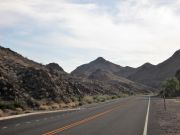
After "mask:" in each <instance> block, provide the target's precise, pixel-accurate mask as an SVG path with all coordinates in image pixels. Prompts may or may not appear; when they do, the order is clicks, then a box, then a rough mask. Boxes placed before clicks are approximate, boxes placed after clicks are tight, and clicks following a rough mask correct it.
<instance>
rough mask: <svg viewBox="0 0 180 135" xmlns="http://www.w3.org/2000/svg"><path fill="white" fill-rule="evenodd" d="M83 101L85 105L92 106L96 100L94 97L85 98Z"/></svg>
mask: <svg viewBox="0 0 180 135" xmlns="http://www.w3.org/2000/svg"><path fill="white" fill-rule="evenodd" d="M82 101H84V102H85V103H88V104H91V103H93V101H94V99H93V97H92V96H84V97H83V99H82Z"/></svg>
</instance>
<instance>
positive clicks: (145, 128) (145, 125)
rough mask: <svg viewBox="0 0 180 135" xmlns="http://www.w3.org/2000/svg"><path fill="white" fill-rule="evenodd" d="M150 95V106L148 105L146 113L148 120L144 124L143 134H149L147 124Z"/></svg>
mask: <svg viewBox="0 0 180 135" xmlns="http://www.w3.org/2000/svg"><path fill="white" fill-rule="evenodd" d="M150 102H151V101H150V96H149V102H148V107H147V114H146V120H145V124H144V132H143V135H147V126H148V119H149V108H150Z"/></svg>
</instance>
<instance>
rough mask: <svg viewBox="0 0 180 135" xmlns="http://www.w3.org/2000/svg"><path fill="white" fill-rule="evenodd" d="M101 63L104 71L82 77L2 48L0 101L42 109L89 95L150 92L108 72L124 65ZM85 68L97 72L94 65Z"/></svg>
mask: <svg viewBox="0 0 180 135" xmlns="http://www.w3.org/2000/svg"><path fill="white" fill-rule="evenodd" d="M99 62H100V63H101V64H102V65H104V67H103V69H104V71H98V70H97V71H94V73H93V72H89V71H88V72H87V71H85V72H83V75H86V76H87V78H79V77H74V76H72V75H70V74H67V73H66V72H64V70H63V69H62V68H61V67H60V66H59V65H58V64H56V63H50V64H48V65H42V64H39V63H37V62H34V61H32V60H29V59H27V58H25V57H23V56H21V55H20V54H18V53H16V52H14V51H12V50H10V49H8V48H3V47H0V102H1V104H6V103H15V104H16V105H17V104H18V106H21V107H23V108H39V107H40V106H42V105H44V104H51V103H54V102H55V103H62V102H63V103H70V102H73V101H74V99H80V98H82V97H84V96H85V95H99V94H107V95H115V94H120V93H127V94H129V93H136V92H137V93H139V92H147V89H146V87H144V86H140V85H138V87H137V86H136V85H130V83H132V81H129V80H127V79H125V78H123V79H122V78H121V81H119V82H118V83H117V76H115V75H113V74H111V73H108V70H109V69H111V70H112V71H114V72H116V71H117V70H118V69H119V68H121V67H120V66H118V65H113V64H112V63H109V62H107V61H105V60H104V59H103V58H98V59H97V60H96V61H95V64H94V62H93V63H91V64H92V65H94V66H96V67H98V66H101V64H99V65H98V63H99ZM106 63H107V67H106V66H105V65H106ZM84 67H85V68H86V69H87V68H88V69H89V70H90V71H93V68H92V67H89V66H84ZM97 69H98V68H97ZM81 70H82V68H81ZM111 70H110V71H111ZM78 72H79V71H78ZM78 72H76V73H78ZM74 73H75V72H74ZM97 75H98V76H99V77H100V78H104V79H107V81H108V83H107V82H106V81H105V80H104V81H102V80H101V79H100V78H99V79H93V78H96V76H97ZM112 78H114V79H112ZM119 78H120V77H118V79H119ZM110 79H112V81H109V80H110ZM127 82H128V83H127ZM1 104H0V105H1Z"/></svg>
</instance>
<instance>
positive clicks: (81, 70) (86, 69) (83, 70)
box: [71, 57, 122, 77]
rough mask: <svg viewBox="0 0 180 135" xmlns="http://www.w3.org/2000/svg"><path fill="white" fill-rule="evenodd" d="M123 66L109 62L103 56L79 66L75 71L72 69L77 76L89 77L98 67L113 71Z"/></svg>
mask: <svg viewBox="0 0 180 135" xmlns="http://www.w3.org/2000/svg"><path fill="white" fill-rule="evenodd" d="M121 68H122V67H121V66H119V65H116V64H114V63H112V62H109V61H107V60H105V59H104V58H102V57H98V58H97V59H96V60H94V61H92V62H90V63H88V64H84V65H81V66H79V67H77V68H76V69H75V70H74V71H72V73H71V74H72V75H74V76H77V77H88V76H89V75H90V74H91V73H92V72H95V71H96V70H97V69H101V70H103V71H107V72H111V73H113V72H117V71H119V70H120V69H121Z"/></svg>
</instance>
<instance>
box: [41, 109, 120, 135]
mask: <svg viewBox="0 0 180 135" xmlns="http://www.w3.org/2000/svg"><path fill="white" fill-rule="evenodd" d="M117 108H119V106H116V107H114V108H112V109H109V110H107V111H104V112H102V113H98V114H96V115H93V116H90V117H88V118H85V119H83V120H80V121H77V122H75V123H72V124H69V125H66V126H64V127H61V128H58V129H55V130H53V131H50V132H48V133H45V134H43V135H54V134H57V133H60V132H62V131H64V130H67V129H70V128H72V127H75V126H78V125H81V124H84V123H87V122H88V121H91V120H93V119H96V118H98V117H101V116H103V115H105V114H108V113H110V112H112V111H114V110H116V109H117Z"/></svg>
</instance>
